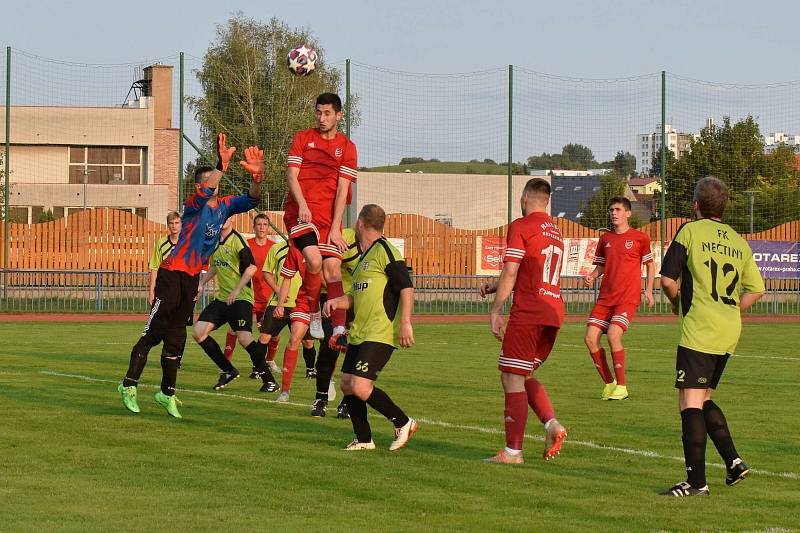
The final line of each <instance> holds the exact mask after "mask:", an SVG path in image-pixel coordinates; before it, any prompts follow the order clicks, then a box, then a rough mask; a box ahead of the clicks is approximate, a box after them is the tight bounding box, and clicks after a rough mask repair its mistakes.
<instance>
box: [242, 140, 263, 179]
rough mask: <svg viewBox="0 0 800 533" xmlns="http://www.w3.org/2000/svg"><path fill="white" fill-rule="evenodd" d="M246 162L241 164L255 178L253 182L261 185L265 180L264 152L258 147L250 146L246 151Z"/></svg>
mask: <svg viewBox="0 0 800 533" xmlns="http://www.w3.org/2000/svg"><path fill="white" fill-rule="evenodd" d="M244 159H245V160H244V161H239V163H240V164H241V165H242V167H244V169H245V170H246V171H247V172H249V173H250V175H252V176H253V181H254V182H256V183H261V180H263V179H264V150H261V149H260V148H259V147H258V146H249V147H247V148H245V149H244Z"/></svg>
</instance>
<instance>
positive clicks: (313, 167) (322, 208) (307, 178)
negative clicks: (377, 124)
mask: <svg viewBox="0 0 800 533" xmlns="http://www.w3.org/2000/svg"><path fill="white" fill-rule="evenodd" d="M286 163H287V166H288V167H289V168H299V169H300V173H299V174H298V176H297V181H298V182H299V183H300V189H301V190H302V191H303V198H305V201H306V204H308V209H309V210H310V211H311V215H312V222H313V223H314V224H316V225H317V226H318V227H320V226H321V227H330V225H331V223H332V222H333V203H334V200H335V199H336V188H337V186H338V185H339V178H345V179H347V180H349V181H351V182H355V181H356V179H357V178H358V170H357V169H358V156H357V153H356V145H355V144H353V142H352V141H351V140H350V139H348V138H347V137H346V136H344V135H343V134H341V133H339V132H336V135H335V136H334V138H333V139H325V138H323V137H322V135H321V134H320V132H319V130H317V129H316V128H311V129H307V130H302V131H298V132H297V133H296V134H295V136H294V138H293V139H292V145H291V147H289V155H288V157H287V161H286ZM347 203H350V191H348V193H347ZM283 209H284V220H285V221H287V225H286V227H287V228H291V227H292V226H294V225H295V224H296V223H297V216H298V212H299V210H300V208H299V206H298V205H297V202H296V201H295V200H294V197H293V196H292V194H291V193H288V194H287V195H286V203H285V204H284V207H283Z"/></svg>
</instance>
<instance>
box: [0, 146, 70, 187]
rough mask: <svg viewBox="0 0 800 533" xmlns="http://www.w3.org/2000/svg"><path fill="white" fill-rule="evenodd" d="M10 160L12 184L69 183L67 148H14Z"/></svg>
mask: <svg viewBox="0 0 800 533" xmlns="http://www.w3.org/2000/svg"><path fill="white" fill-rule="evenodd" d="M10 159H11V161H10V163H11V164H10V165H9V168H10V169H11V174H10V175H9V180H10V181H11V182H12V183H15V184H16V183H36V182H47V183H68V182H69V150H68V149H67V147H66V146H13V147H12V148H11V158H10Z"/></svg>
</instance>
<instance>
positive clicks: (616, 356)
mask: <svg viewBox="0 0 800 533" xmlns="http://www.w3.org/2000/svg"><path fill="white" fill-rule="evenodd" d="M611 360H612V361H614V374H615V375H616V376H617V385H625V350H620V351H618V352H611Z"/></svg>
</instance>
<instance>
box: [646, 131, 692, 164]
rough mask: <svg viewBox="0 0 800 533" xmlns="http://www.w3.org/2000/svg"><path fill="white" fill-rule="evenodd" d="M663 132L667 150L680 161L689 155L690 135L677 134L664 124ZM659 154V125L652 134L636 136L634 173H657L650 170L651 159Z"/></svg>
mask: <svg viewBox="0 0 800 533" xmlns="http://www.w3.org/2000/svg"><path fill="white" fill-rule="evenodd" d="M664 132H665V134H666V137H667V149H668V150H669V151H671V152H672V153H673V154H675V158H676V159H680V158H681V157H683V156H684V155H686V154H688V153H689V141H690V140H691V139H692V138H693V135H692V134H691V133H678V132H677V131H676V130H675V128H673V127H672V125H671V124H666V125H665V127H664ZM660 152H661V124H658V125H656V129H655V131H654V132H653V133H640V134H639V135H637V136H636V171H637V172H638V173H639V174H641V175H644V176H649V175H652V174H655V173H657V172H658V170H659V169H652V168H650V167H651V166H652V164H653V157H654V156H655V155H656V154H658V153H660Z"/></svg>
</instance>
